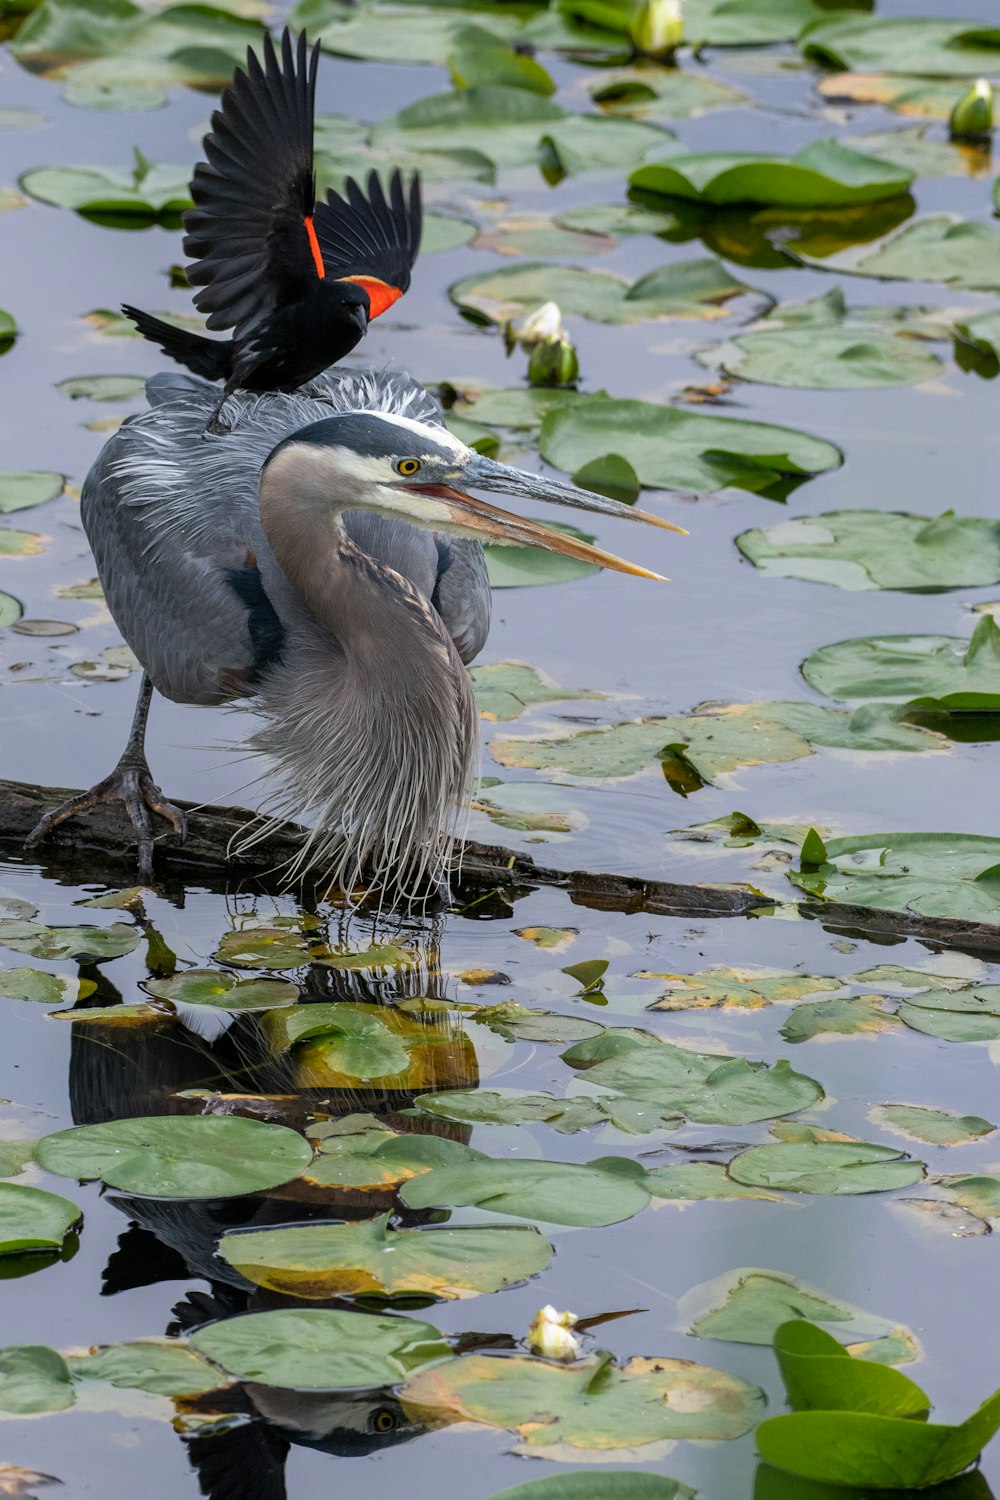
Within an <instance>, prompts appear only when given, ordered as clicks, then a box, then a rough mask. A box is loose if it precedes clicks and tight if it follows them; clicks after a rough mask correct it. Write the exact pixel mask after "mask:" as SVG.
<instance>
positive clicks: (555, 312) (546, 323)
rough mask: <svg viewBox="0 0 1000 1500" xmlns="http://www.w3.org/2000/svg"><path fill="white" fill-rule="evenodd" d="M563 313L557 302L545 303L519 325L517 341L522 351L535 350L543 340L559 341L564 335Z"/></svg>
mask: <svg viewBox="0 0 1000 1500" xmlns="http://www.w3.org/2000/svg"><path fill="white" fill-rule="evenodd" d="M562 331H563V326H562V313H561V312H560V311H559V304H558V303H557V302H543V303H542V305H541V307H536V308H535V310H534V312H532V313H529V314H528V316H527V317H526V318H524V319H522V321H521V322H520V323H519V324H518V325H517V329H516V333H517V341H518V343H519V344H520V345H521V348H522V349H533V348H534V346H535V345H536V344H540V343H541V342H542V341H543V339H557V338H560V337H561V335H562Z"/></svg>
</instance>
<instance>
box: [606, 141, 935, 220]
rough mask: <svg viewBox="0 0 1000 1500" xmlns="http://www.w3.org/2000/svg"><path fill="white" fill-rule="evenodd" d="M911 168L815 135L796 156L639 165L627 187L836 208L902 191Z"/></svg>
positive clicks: (716, 155) (725, 156) (730, 155)
mask: <svg viewBox="0 0 1000 1500" xmlns="http://www.w3.org/2000/svg"><path fill="white" fill-rule="evenodd" d="M912 180H913V173H912V172H908V171H906V170H905V169H902V168H899V167H897V166H895V165H894V164H893V163H892V162H887V161H880V160H879V159H878V157H874V156H866V155H865V154H864V153H863V152H861V151H854V150H852V149H851V147H850V146H845V145H843V144H842V143H841V142H840V141H835V140H822V141H813V142H812V143H811V144H810V145H808V146H806V147H804V148H803V149H802V150H801V151H797V152H796V154H795V155H794V156H791V157H781V156H765V155H758V154H754V153H752V152H737V151H733V152H723V151H706V152H698V153H694V154H692V155H683V154H679V155H673V156H668V157H667V158H666V159H665V160H663V161H654V162H649V163H648V164H647V165H646V166H642V167H637V168H636V170H635V171H634V172H633V173H632V174H631V176H630V177H629V184H630V186H631V187H634V188H639V189H641V190H642V191H643V192H647V193H655V194H657V195H658V196H662V197H666V198H686V199H692V200H694V201H696V202H702V203H711V204H715V205H724V204H731V203H756V204H762V205H765V206H773V207H777V208H840V207H849V206H851V205H853V204H857V203H873V202H876V201H877V200H878V199H880V198H892V197H895V196H896V194H898V193H905V192H906V189H907V188H908V187H909V185H910V183H911V182H912Z"/></svg>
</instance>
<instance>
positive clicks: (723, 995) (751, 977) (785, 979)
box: [633, 964, 841, 1010]
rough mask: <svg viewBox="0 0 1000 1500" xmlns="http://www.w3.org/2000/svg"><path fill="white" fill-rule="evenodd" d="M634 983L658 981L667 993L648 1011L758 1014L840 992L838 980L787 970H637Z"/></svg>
mask: <svg viewBox="0 0 1000 1500" xmlns="http://www.w3.org/2000/svg"><path fill="white" fill-rule="evenodd" d="M633 978H636V979H659V980H662V981H663V982H664V986H665V988H666V991H667V993H666V994H665V995H664V996H663V997H662V998H661V999H659V1000H657V1001H656V1002H655V1004H653V1005H650V1006H649V1007H647V1008H648V1009H649V1010H707V1009H710V1008H712V1007H714V1006H720V1007H722V1008H723V1009H726V1010H759V1009H760V1008H761V1007H762V1006H765V1005H793V1004H794V1003H795V1001H797V1000H801V999H803V998H804V997H805V996H806V995H819V994H829V993H830V992H831V990H838V989H840V987H841V986H840V981H839V980H837V979H823V978H814V977H813V976H812V975H809V974H794V973H790V972H789V971H788V970H786V969H765V968H739V969H727V968H726V967H724V965H722V964H719V965H717V966H716V967H714V968H711V969H705V970H703V971H702V972H701V973H700V974H659V973H656V972H655V971H653V970H652V969H640V970H639V972H638V973H637V974H635V975H634V976H633Z"/></svg>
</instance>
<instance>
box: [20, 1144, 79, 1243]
mask: <svg viewBox="0 0 1000 1500" xmlns="http://www.w3.org/2000/svg"><path fill="white" fill-rule="evenodd" d="M12 1144H13V1143H12ZM80 1218H81V1214H80V1210H79V1209H78V1208H77V1206H76V1204H75V1203H71V1202H70V1201H69V1199H68V1198H60V1197H59V1195H58V1194H57V1193H43V1192H42V1190H41V1188H33V1187H20V1186H19V1185H18V1184H17V1183H14V1182H0V1255H15V1254H18V1253H19V1252H22V1251H25V1250H61V1249H62V1243H63V1240H64V1239H65V1238H66V1236H67V1234H68V1233H69V1231H70V1229H71V1228H72V1226H73V1225H74V1224H76V1223H78V1222H79V1220H80Z"/></svg>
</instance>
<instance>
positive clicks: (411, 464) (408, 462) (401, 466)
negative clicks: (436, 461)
mask: <svg viewBox="0 0 1000 1500" xmlns="http://www.w3.org/2000/svg"><path fill="white" fill-rule="evenodd" d="M419 468H420V460H419V459H418V458H399V459H397V460H396V473H397V474H402V475H403V477H404V479H409V477H410V475H411V474H415V473H416V472H417V470H418V469H419Z"/></svg>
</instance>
